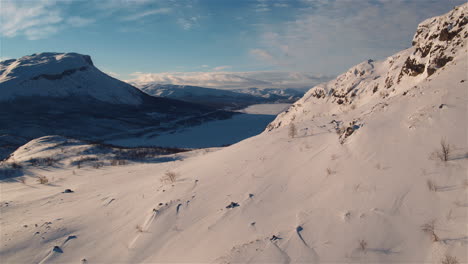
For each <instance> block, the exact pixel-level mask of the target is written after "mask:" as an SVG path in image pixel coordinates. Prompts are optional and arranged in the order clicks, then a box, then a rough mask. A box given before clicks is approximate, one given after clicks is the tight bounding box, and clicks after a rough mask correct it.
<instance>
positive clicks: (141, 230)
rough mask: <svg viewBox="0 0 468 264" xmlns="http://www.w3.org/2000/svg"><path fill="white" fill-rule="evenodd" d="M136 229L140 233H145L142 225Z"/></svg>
mask: <svg viewBox="0 0 468 264" xmlns="http://www.w3.org/2000/svg"><path fill="white" fill-rule="evenodd" d="M135 229H136V230H137V231H138V232H139V233H142V232H143V227H142V226H141V225H136V226H135Z"/></svg>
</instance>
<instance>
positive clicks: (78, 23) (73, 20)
mask: <svg viewBox="0 0 468 264" xmlns="http://www.w3.org/2000/svg"><path fill="white" fill-rule="evenodd" d="M94 21H95V20H94V19H92V18H84V17H80V16H72V17H69V18H68V19H67V23H68V24H69V25H70V26H72V27H84V26H87V25H89V24H91V23H93V22H94Z"/></svg>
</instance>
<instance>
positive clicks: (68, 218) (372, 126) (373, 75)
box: [0, 4, 468, 264]
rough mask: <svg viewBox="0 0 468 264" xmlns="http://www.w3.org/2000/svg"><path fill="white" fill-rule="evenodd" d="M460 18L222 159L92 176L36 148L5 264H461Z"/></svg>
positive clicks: (5, 202)
mask: <svg viewBox="0 0 468 264" xmlns="http://www.w3.org/2000/svg"><path fill="white" fill-rule="evenodd" d="M467 16H468V4H465V5H462V6H460V7H457V8H455V9H454V10H453V11H451V12H449V13H448V14H445V15H442V16H440V17H435V18H432V19H429V20H427V21H425V22H423V23H422V24H421V25H420V26H419V28H418V31H417V32H418V33H416V35H415V38H414V46H413V47H411V48H409V49H408V50H405V51H402V52H400V53H397V54H395V55H394V56H391V57H389V58H388V59H387V60H384V61H381V62H373V61H366V62H364V63H361V64H359V65H357V66H355V67H353V68H352V69H351V70H350V71H348V72H346V73H344V74H343V75H341V76H339V77H338V78H337V79H335V80H333V81H331V82H329V83H326V84H322V85H319V86H317V87H315V88H313V89H312V90H310V91H309V92H308V93H307V94H306V95H305V96H304V97H303V98H302V99H301V100H300V101H298V102H297V103H295V104H294V105H293V106H292V107H291V108H290V109H289V110H288V111H287V112H284V113H283V114H281V115H280V116H278V117H277V119H276V120H275V121H274V122H273V123H271V125H270V127H269V128H268V129H267V131H265V132H264V133H262V134H260V135H258V136H256V137H253V138H249V139H247V140H244V141H242V142H240V143H238V144H235V145H232V146H230V147H227V148H223V149H209V150H206V151H204V150H199V151H197V152H188V153H185V154H184V155H179V156H178V157H174V156H173V155H172V156H167V158H168V160H174V159H175V161H170V162H164V163H149V162H148V163H133V164H131V165H127V166H112V167H111V166H109V167H104V168H101V169H92V168H89V167H86V168H79V167H78V166H76V165H74V164H72V163H71V162H70V163H69V162H67V161H64V162H63V163H60V162H58V163H57V164H54V165H55V166H56V167H50V166H49V167H47V166H37V167H34V166H31V165H30V163H29V162H28V159H27V157H26V155H29V153H34V155H35V156H34V157H35V158H38V157H42V158H43V159H47V158H48V157H53V155H57V154H58V153H59V152H58V151H57V150H56V148H60V147H61V145H58V146H54V145H53V144H51V142H50V140H49V141H48V140H45V139H42V140H36V141H34V142H32V143H31V144H30V145H29V146H28V147H30V148H31V149H30V151H25V148H21V149H19V150H18V152H15V153H14V155H13V156H12V157H11V158H10V159H9V160H7V162H5V163H4V164H3V166H4V168H6V169H9V170H17V171H19V172H21V173H23V174H24V176H23V178H9V179H8V181H7V180H5V181H4V182H1V183H0V187H1V189H2V196H1V207H0V210H1V213H2V218H1V222H0V223H1V226H2V229H1V236H2V243H1V244H0V257H1V259H2V261H4V262H8V263H14V262H19V263H71V262H79V261H81V262H82V263H113V262H122V263H176V262H177V263H189V262H190V263H444V264H448V263H450V264H454V263H467V262H468V256H467V254H466V248H467V245H468V239H467V237H468V231H467V223H468V215H467V208H468V200H467V192H468V187H467V186H468V184H467V181H468V179H467V175H466V172H467V170H468V154H467V153H468V142H467V137H466V136H467V134H468V133H467V132H468V131H467V129H468V128H467V126H466V120H467V119H468V118H467V113H468V111H467V110H468V104H467V102H468V93H467V91H468V86H467V85H468V76H467V71H466V69H467V67H468V54H467V51H466V45H467V39H468V33H467V26H466V25H467V24H468V17H467ZM446 36H449V37H446ZM427 47H430V48H427ZM423 49H429V51H425V52H422V50H423ZM443 58H451V59H443ZM441 59H442V62H441ZM438 62H439V63H438ZM434 69H435V71H433V70H434ZM42 141H45V142H44V143H41V142H42ZM43 144H49V145H48V146H47V147H44V145H43ZM54 144H55V143H54ZM69 151H70V148H68V147H67V144H65V145H63V151H62V150H60V153H62V152H63V153H68V152H69ZM97 158H99V157H97ZM20 166H23V168H19V167H20ZM44 177H45V178H44ZM45 179H47V180H48V181H49V183H44V182H45ZM36 180H40V181H42V182H43V184H40V183H38V182H36ZM21 181H23V183H21ZM67 189H70V190H69V191H66V190H67ZM70 191H73V192H70Z"/></svg>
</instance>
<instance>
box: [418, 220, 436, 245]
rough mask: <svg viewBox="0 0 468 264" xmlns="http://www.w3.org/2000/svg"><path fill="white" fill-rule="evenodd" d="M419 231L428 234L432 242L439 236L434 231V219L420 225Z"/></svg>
mask: <svg viewBox="0 0 468 264" xmlns="http://www.w3.org/2000/svg"><path fill="white" fill-rule="evenodd" d="M421 231H423V232H424V233H426V234H428V235H429V236H430V237H431V239H432V241H433V242H437V241H439V237H438V236H437V235H436V233H435V220H431V221H429V222H427V223H425V224H423V225H422V226H421Z"/></svg>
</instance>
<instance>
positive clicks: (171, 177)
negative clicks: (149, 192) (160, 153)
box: [162, 171, 177, 183]
mask: <svg viewBox="0 0 468 264" xmlns="http://www.w3.org/2000/svg"><path fill="white" fill-rule="evenodd" d="M176 179H177V173H175V172H173V171H166V173H165V174H164V177H163V178H162V181H163V182H170V183H174V182H175V181H176Z"/></svg>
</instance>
